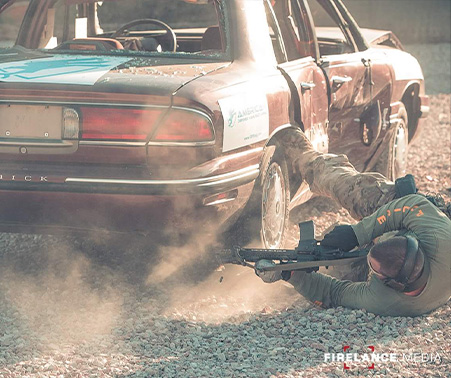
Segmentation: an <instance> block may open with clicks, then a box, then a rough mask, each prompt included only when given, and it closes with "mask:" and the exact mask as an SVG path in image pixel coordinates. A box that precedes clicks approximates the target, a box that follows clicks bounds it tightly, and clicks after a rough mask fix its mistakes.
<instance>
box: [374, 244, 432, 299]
mask: <svg viewBox="0 0 451 378" xmlns="http://www.w3.org/2000/svg"><path fill="white" fill-rule="evenodd" d="M404 237H405V238H406V239H407V249H406V255H405V258H404V262H403V264H402V266H401V269H400V270H399V272H398V274H397V275H396V277H393V278H391V277H387V278H385V279H383V280H382V282H383V283H384V285H386V286H389V287H391V288H392V289H394V290H396V291H401V292H409V291H414V290H416V289H418V288H420V287H422V286H423V285H424V284H425V283H426V282H427V279H428V276H429V269H428V267H429V265H428V264H427V260H426V258H424V266H423V270H422V272H421V274H420V276H419V277H418V278H417V279H416V280H415V281H414V282H412V283H410V284H408V281H409V278H410V276H411V275H412V273H413V270H414V268H415V264H416V262H417V259H418V257H419V255H420V254H422V253H423V252H422V251H421V250H420V248H419V245H418V241H417V239H415V238H413V237H412V236H407V235H406V236H404ZM369 265H370V268H371V264H369ZM371 269H372V270H373V268H371ZM373 271H374V270H373ZM376 273H377V272H376Z"/></svg>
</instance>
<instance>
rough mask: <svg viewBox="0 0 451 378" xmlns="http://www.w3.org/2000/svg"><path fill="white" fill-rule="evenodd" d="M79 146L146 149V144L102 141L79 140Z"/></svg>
mask: <svg viewBox="0 0 451 378" xmlns="http://www.w3.org/2000/svg"><path fill="white" fill-rule="evenodd" d="M79 144H80V145H86V146H99V145H100V146H117V147H124V146H128V147H146V145H147V143H146V142H113V141H103V140H80V142H79Z"/></svg>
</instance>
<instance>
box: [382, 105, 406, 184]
mask: <svg viewBox="0 0 451 378" xmlns="http://www.w3.org/2000/svg"><path fill="white" fill-rule="evenodd" d="M398 115H399V118H400V121H399V122H398V124H397V125H396V129H395V130H394V131H393V134H392V135H391V137H390V140H389V143H388V145H387V146H386V148H385V150H384V152H383V153H382V155H381V157H380V158H379V161H378V162H377V163H376V165H375V167H374V170H375V171H376V172H379V173H382V174H383V175H384V176H385V177H387V178H388V179H389V180H392V181H394V180H395V179H397V178H398V177H402V176H405V175H406V169H407V154H408V141H409V131H408V118H407V111H406V108H405V106H404V105H402V106H401V107H400V108H399V111H398Z"/></svg>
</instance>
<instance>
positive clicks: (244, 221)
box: [222, 147, 290, 248]
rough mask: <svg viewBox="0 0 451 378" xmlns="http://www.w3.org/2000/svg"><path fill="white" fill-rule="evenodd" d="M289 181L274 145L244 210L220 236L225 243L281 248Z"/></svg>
mask: <svg viewBox="0 0 451 378" xmlns="http://www.w3.org/2000/svg"><path fill="white" fill-rule="evenodd" d="M289 188H290V180H289V176H288V169H287V163H286V160H285V157H284V155H283V153H282V152H281V149H280V148H279V147H277V148H276V149H275V152H274V154H273V156H272V157H271V158H270V159H269V161H268V162H267V163H266V164H265V166H264V167H263V168H262V171H261V172H260V176H259V177H258V179H257V180H256V182H255V187H254V191H253V193H252V195H251V198H250V199H249V201H248V203H247V205H246V207H245V208H244V210H243V213H242V214H241V216H240V217H239V219H238V220H237V221H236V222H235V224H234V225H233V226H232V227H231V228H230V229H229V230H228V231H227V232H226V233H225V234H224V235H223V241H222V243H223V244H225V245H240V246H252V247H255V248H258V247H261V248H283V247H284V244H285V242H286V239H287V230H288V229H289V204H290V190H289Z"/></svg>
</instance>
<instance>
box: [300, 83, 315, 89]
mask: <svg viewBox="0 0 451 378" xmlns="http://www.w3.org/2000/svg"><path fill="white" fill-rule="evenodd" d="M315 87H316V84H315V83H313V82H309V83H306V82H302V83H301V89H302V90H303V91H310V90H312V89H313V88H315Z"/></svg>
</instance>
